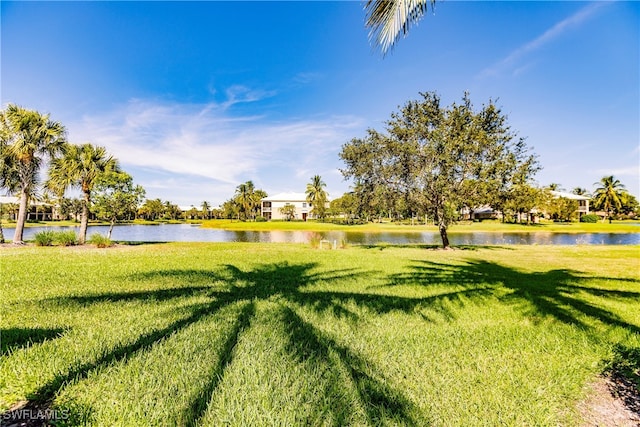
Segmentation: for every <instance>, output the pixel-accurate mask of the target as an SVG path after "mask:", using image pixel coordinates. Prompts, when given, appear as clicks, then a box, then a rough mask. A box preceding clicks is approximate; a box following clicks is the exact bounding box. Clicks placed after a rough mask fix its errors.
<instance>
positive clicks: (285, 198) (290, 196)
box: [262, 193, 307, 202]
mask: <svg viewBox="0 0 640 427" xmlns="http://www.w3.org/2000/svg"><path fill="white" fill-rule="evenodd" d="M262 200H263V201H265V202H306V201H307V195H306V194H304V193H279V194H276V195H273V196H269V197H265V198H264V199H262Z"/></svg>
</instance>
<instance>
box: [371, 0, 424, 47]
mask: <svg viewBox="0 0 640 427" xmlns="http://www.w3.org/2000/svg"><path fill="white" fill-rule="evenodd" d="M435 2H436V0H367V3H366V4H365V13H366V18H367V20H366V26H367V27H368V28H370V32H369V39H371V40H375V43H376V44H377V45H378V46H380V47H381V48H382V53H383V54H386V53H387V52H388V51H389V49H391V48H392V47H393V46H394V45H395V43H396V42H397V41H398V38H400V35H401V34H402V35H406V34H407V33H408V32H409V28H410V27H411V26H412V25H414V24H417V23H418V22H419V21H420V19H421V18H422V16H424V14H425V12H426V11H427V9H428V7H429V4H431V7H432V8H433V7H434V5H435Z"/></svg>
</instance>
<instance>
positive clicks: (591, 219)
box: [580, 214, 600, 224]
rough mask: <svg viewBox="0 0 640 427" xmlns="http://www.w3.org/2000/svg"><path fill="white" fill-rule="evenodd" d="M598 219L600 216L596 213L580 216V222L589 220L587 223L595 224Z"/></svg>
mask: <svg viewBox="0 0 640 427" xmlns="http://www.w3.org/2000/svg"><path fill="white" fill-rule="evenodd" d="M599 219H600V218H599V217H598V215H594V214H588V215H582V216H581V217H580V222H589V223H593V224H595V223H596V222H598V220H599Z"/></svg>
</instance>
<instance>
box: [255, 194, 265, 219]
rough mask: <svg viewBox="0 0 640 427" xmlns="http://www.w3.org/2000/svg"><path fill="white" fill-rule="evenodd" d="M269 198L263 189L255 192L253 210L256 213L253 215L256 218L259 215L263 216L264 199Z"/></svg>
mask: <svg viewBox="0 0 640 427" xmlns="http://www.w3.org/2000/svg"><path fill="white" fill-rule="evenodd" d="M267 196H268V194H267V192H266V191H264V190H262V189H257V190H255V191H254V192H253V209H254V211H255V212H254V215H253V217H254V218H255V217H256V215H257V214H258V213H260V214H262V199H264V198H265V197H267Z"/></svg>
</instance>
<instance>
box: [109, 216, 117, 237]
mask: <svg viewBox="0 0 640 427" xmlns="http://www.w3.org/2000/svg"><path fill="white" fill-rule="evenodd" d="M115 223H116V219H115V218H111V224H109V231H107V239H109V240H111V232H112V231H113V226H114V225H115Z"/></svg>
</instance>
